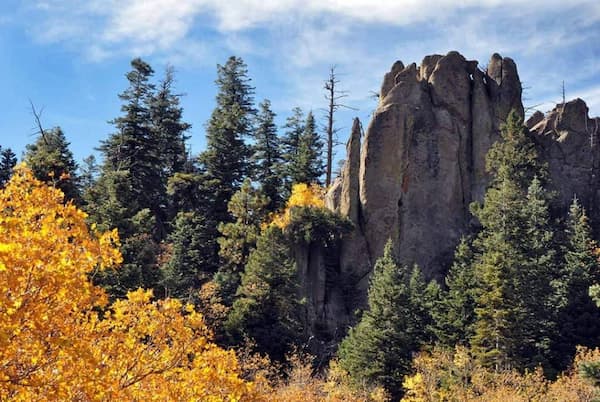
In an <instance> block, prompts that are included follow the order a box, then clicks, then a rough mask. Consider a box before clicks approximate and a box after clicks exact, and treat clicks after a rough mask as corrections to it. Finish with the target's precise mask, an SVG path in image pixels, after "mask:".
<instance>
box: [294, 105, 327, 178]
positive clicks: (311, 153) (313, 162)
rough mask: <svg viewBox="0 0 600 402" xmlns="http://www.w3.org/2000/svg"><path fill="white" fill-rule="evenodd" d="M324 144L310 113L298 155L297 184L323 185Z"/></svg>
mask: <svg viewBox="0 0 600 402" xmlns="http://www.w3.org/2000/svg"><path fill="white" fill-rule="evenodd" d="M322 153H323V142H322V141H321V139H320V138H319V134H317V129H316V124H315V118H314V116H313V114H312V112H308V115H307V116H306V123H305V124H304V131H303V132H302V136H301V137H300V141H299V144H298V155H297V164H298V166H297V172H296V174H297V176H296V177H295V178H294V182H296V183H317V184H321V180H320V178H321V177H322V176H323V170H324V168H325V166H324V165H323V161H322Z"/></svg>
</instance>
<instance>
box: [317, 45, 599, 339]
mask: <svg viewBox="0 0 600 402" xmlns="http://www.w3.org/2000/svg"><path fill="white" fill-rule="evenodd" d="M513 109H514V110H516V111H517V113H519V114H520V115H521V116H523V115H524V111H523V105H522V103H521V83H520V80H519V76H518V73H517V68H516V65H515V63H514V62H513V61H512V60H511V59H510V58H507V57H505V58H502V57H501V56H499V55H498V54H494V55H493V56H492V57H491V60H490V61H489V63H488V65H487V68H486V69H485V70H482V69H481V68H479V67H478V62H477V61H470V60H466V59H465V58H464V57H463V56H462V55H460V54H459V53H457V52H450V53H448V54H447V55H445V56H441V55H432V56H427V57H425V58H424V59H423V61H422V63H421V65H420V66H417V65H416V64H414V63H413V64H411V65H408V66H404V64H403V63H402V62H400V61H397V62H396V63H394V65H393V66H392V68H391V70H390V72H388V73H387V74H386V75H385V77H384V80H383V84H382V86H381V93H380V101H379V105H378V107H377V110H376V111H375V112H374V114H373V118H372V120H371V123H370V124H369V127H368V128H367V130H366V134H365V135H364V138H361V129H360V123H359V122H358V121H357V120H355V122H354V125H353V129H352V134H351V136H350V140H349V142H348V146H347V158H346V162H345V165H344V167H343V170H342V175H341V177H340V178H338V179H337V180H336V181H335V182H334V184H333V186H332V188H331V189H330V191H329V192H328V195H327V205H328V206H329V208H331V209H333V210H336V211H339V212H340V213H342V214H344V215H346V216H348V217H349V218H350V219H351V220H352V221H353V222H354V224H355V230H354V233H352V235H351V236H347V237H346V238H345V239H344V240H343V242H342V244H341V245H340V247H339V256H338V261H339V272H341V274H342V276H343V277H344V280H345V281H346V283H345V286H350V288H353V289H355V290H356V292H357V294H358V295H360V297H358V298H357V299H356V300H353V301H352V302H351V303H350V305H347V306H346V311H347V313H348V314H350V313H351V311H353V309H354V308H356V307H359V306H361V305H362V303H363V302H364V300H365V297H366V289H367V286H368V277H369V274H370V272H371V269H372V265H373V263H374V261H375V260H376V259H377V258H378V257H379V256H381V254H382V253H383V248H384V245H385V243H386V242H387V240H388V239H391V240H392V241H393V243H394V252H395V254H396V256H397V257H398V259H399V260H400V261H401V262H403V263H405V264H409V265H411V264H415V263H416V264H418V265H419V266H420V267H421V268H422V269H423V272H424V273H425V274H426V276H427V277H429V278H441V277H442V276H443V274H444V273H445V270H446V269H447V268H448V266H449V263H450V261H451V259H452V255H453V253H454V249H455V247H456V245H457V244H458V242H459V240H460V237H461V236H462V235H463V234H465V233H467V232H468V229H469V227H470V226H471V225H472V224H473V218H472V216H471V214H470V212H469V204H470V203H471V202H473V201H481V200H482V199H483V195H484V193H485V189H486V186H487V183H488V181H489V178H488V175H487V173H486V171H485V156H486V153H487V151H488V149H489V148H490V146H491V145H492V144H493V143H494V142H495V141H497V140H498V139H499V131H500V126H501V124H502V123H503V122H504V120H505V119H506V117H507V115H508V113H509V112H510V111H511V110H513ZM528 125H529V127H530V128H531V131H532V133H533V135H534V137H535V140H536V143H537V144H538V145H539V147H538V148H539V152H540V156H541V157H542V158H543V159H544V160H546V161H547V163H548V167H549V171H550V176H551V177H550V178H551V180H552V183H553V187H554V188H555V189H556V190H558V193H559V194H560V196H559V202H558V204H559V205H558V208H560V209H563V210H565V209H566V208H567V207H568V205H569V204H570V202H571V200H572V198H573V196H574V195H577V197H578V198H579V199H580V200H581V201H582V202H583V204H584V206H585V207H586V208H587V209H588V211H590V212H591V213H592V215H593V216H594V217H598V216H600V211H595V210H594V209H593V206H594V205H595V203H596V202H597V201H598V200H599V198H600V190H596V189H598V174H597V172H598V163H599V159H600V155H598V148H597V144H596V142H597V139H596V136H597V134H598V132H599V131H600V130H599V129H598V127H599V126H600V119H598V118H596V119H590V118H589V117H588V116H587V107H586V106H585V103H583V101H581V100H579V99H578V100H575V101H572V102H568V103H566V104H564V105H559V106H557V107H556V108H555V109H554V110H553V111H551V112H549V113H548V114H547V115H546V116H544V115H543V114H542V113H539V112H538V113H535V114H534V115H532V116H531V117H530V119H529V120H528ZM361 139H362V147H361V145H360V142H361ZM335 311H338V313H339V311H341V310H340V309H339V308H338V309H335ZM347 318H348V317H343V318H340V317H331V319H330V322H329V326H330V327H333V326H335V325H334V324H335V321H336V320H338V322H339V323H342V322H346V321H347Z"/></svg>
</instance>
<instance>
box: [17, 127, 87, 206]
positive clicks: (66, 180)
mask: <svg viewBox="0 0 600 402" xmlns="http://www.w3.org/2000/svg"><path fill="white" fill-rule="evenodd" d="M23 159H24V161H25V163H27V165H28V166H29V168H30V169H31V170H32V171H33V174H34V175H35V177H36V178H37V179H39V180H41V181H44V182H46V183H48V184H50V185H53V186H56V187H57V188H59V189H60V190H62V192H63V193H64V194H65V201H67V200H73V201H74V202H75V203H80V202H81V194H80V190H79V179H78V176H77V163H76V162H75V159H74V158H73V153H72V152H71V150H70V149H69V142H68V141H67V139H66V137H65V134H64V133H63V131H62V130H61V128H60V127H55V128H53V129H52V130H44V132H43V133H40V135H39V136H38V138H37V139H36V141H35V142H34V143H33V144H29V145H27V147H26V151H25V155H24V158H23Z"/></svg>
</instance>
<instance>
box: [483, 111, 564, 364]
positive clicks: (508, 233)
mask: <svg viewBox="0 0 600 402" xmlns="http://www.w3.org/2000/svg"><path fill="white" fill-rule="evenodd" d="M486 162H487V168H488V171H489V172H490V173H491V174H492V182H491V185H490V188H489V189H488V190H487V192H486V194H485V198H484V203H483V206H481V205H478V204H475V205H473V206H472V212H473V214H474V215H475V216H476V217H477V218H478V219H479V222H480V223H481V226H482V228H481V231H480V232H479V234H478V236H477V238H476V240H475V246H476V248H477V250H478V251H479V254H478V256H477V258H476V261H475V263H474V272H475V278H476V283H477V285H478V288H477V296H476V304H477V306H476V308H475V313H476V320H475V324H474V334H473V336H472V338H471V344H472V346H473V348H474V353H475V355H476V357H477V358H478V360H479V361H480V362H481V363H482V364H484V365H486V366H488V367H493V368H495V369H496V370H502V369H509V368H516V367H519V368H528V367H534V366H536V365H537V364H539V363H542V364H544V367H545V368H548V360H549V358H550V355H551V350H550V343H551V338H552V336H553V327H554V325H555V316H554V315H553V312H552V309H551V308H550V306H552V304H553V303H555V302H556V291H555V289H554V287H553V284H552V281H553V280H554V279H555V278H557V277H558V275H559V274H558V267H557V265H556V263H555V248H556V245H555V243H554V241H553V235H552V230H551V227H550V222H549V214H548V199H547V198H548V196H547V193H546V192H545V191H544V189H543V187H542V182H541V180H540V179H541V178H544V177H545V176H546V173H545V169H544V167H543V165H541V164H540V163H539V162H538V161H537V154H536V152H535V149H534V147H533V142H532V141H531V139H530V138H529V135H528V133H527V131H526V128H525V127H524V126H523V124H522V119H520V118H519V117H518V115H517V114H516V113H515V112H511V113H510V114H509V116H508V118H507V122H506V124H505V125H504V126H503V128H502V141H499V142H497V143H496V144H494V145H493V146H492V148H491V149H490V152H489V153H488V157H487V160H486Z"/></svg>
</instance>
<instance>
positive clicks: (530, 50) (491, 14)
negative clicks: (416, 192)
mask: <svg viewBox="0 0 600 402" xmlns="http://www.w3.org/2000/svg"><path fill="white" fill-rule="evenodd" d="M435 3H436V4H435V6H434V7H432V6H431V5H430V4H429V3H427V4H425V1H424V0H398V1H385V0H381V1H373V0H344V1H342V0H236V1H233V2H225V1H222V0H87V1H86V2H81V1H79V0H29V2H28V3H26V4H27V6H26V7H25V8H24V10H22V12H23V14H24V15H25V16H26V17H27V18H24V20H25V21H31V20H32V19H33V20H34V21H35V23H33V24H29V28H28V29H29V30H30V32H31V34H32V35H33V36H34V37H35V38H36V39H37V40H38V41H42V42H44V43H63V44H65V45H66V46H68V47H69V48H71V49H73V50H74V51H75V52H78V53H79V54H82V55H83V56H84V57H85V58H86V59H88V60H90V61H101V60H105V59H107V58H110V57H115V56H138V55H139V56H154V57H157V58H159V59H165V60H169V61H171V62H173V63H178V62H179V61H182V62H185V63H187V64H189V63H194V64H202V63H206V62H207V60H210V64H214V63H213V60H214V55H221V54H227V53H229V52H231V53H236V54H240V55H242V56H246V55H248V56H253V57H257V58H260V59H263V60H269V61H270V64H271V65H274V66H277V68H278V69H280V70H281V71H283V74H286V75H287V76H288V77H289V82H290V87H289V88H288V91H297V92H295V94H296V97H297V98H300V99H302V98H303V97H306V99H308V98H309V97H310V96H313V97H314V94H311V93H310V92H309V91H314V88H312V87H308V86H307V83H308V82H310V83H311V85H316V84H317V83H319V84H320V83H321V82H322V79H323V78H324V77H322V75H324V74H326V67H327V66H329V65H331V64H337V65H339V66H340V70H341V71H345V72H346V73H347V74H348V80H349V81H350V82H351V84H350V85H349V86H352V88H353V91H352V92H353V93H356V94H357V95H353V96H354V97H355V98H356V99H355V100H356V101H357V102H366V98H367V97H368V93H369V91H371V90H374V89H377V87H378V85H379V81H380V79H381V75H382V73H383V72H384V71H385V69H386V68H388V67H389V65H391V63H392V62H393V61H394V60H395V59H396V58H401V59H402V60H403V61H404V62H405V63H408V62H412V61H416V62H418V61H419V60H420V59H421V58H422V57H423V56H424V55H426V54H429V53H433V52H437V53H445V52H447V51H449V50H453V49H457V50H459V51H461V52H463V54H465V56H466V57H468V58H478V59H479V60H480V61H481V62H482V64H483V63H485V62H486V61H487V59H488V58H489V55H490V53H492V52H495V51H498V52H501V53H502V54H504V55H510V56H512V57H513V58H515V59H517V62H518V63H519V66H520V67H521V76H522V78H524V79H525V81H526V82H527V83H528V84H532V85H533V83H531V81H534V80H535V81H536V82H535V86H536V87H537V89H534V90H533V91H531V93H530V94H529V95H530V96H531V97H532V98H533V99H532V101H534V102H535V101H536V100H538V99H541V98H544V97H546V98H547V96H548V94H547V93H545V92H547V91H551V90H552V88H553V87H552V85H554V84H555V83H556V80H557V79H558V78H560V77H561V76H564V75H566V74H569V77H572V76H573V75H583V73H581V71H570V70H573V69H574V67H576V66H578V65H580V66H586V65H589V64H590V63H591V62H590V59H594V58H595V59H596V60H597V59H598V57H599V53H600V50H599V47H600V45H599V44H598V43H597V38H598V36H599V35H600V2H598V1H597V0H570V1H569V2H568V4H567V5H566V4H565V2H564V0H529V1H524V0H462V1H459V2H457V1H456V0H438V1H436V2H435ZM571 49H576V50H577V51H576V52H575V53H573V52H572V51H571ZM582 49H583V50H582ZM585 49H587V51H588V53H591V54H587V55H586V54H585ZM573 54H574V55H575V56H572V55H573ZM211 55H213V58H211V57H210V56H211ZM572 57H576V59H574V60H571V58H572ZM551 59H554V60H557V61H556V63H555V64H554V65H553V66H552V68H547V66H544V64H543V63H548V60H551ZM541 60H542V61H541ZM558 60H560V61H558ZM596 64H597V63H596ZM316 71H317V72H316ZM318 71H320V72H321V74H319V73H318ZM586 74H587V77H588V78H589V76H590V75H593V74H597V69H596V70H595V71H593V70H592V71H588V72H587V73H586ZM583 78H585V77H583ZM583 78H582V79H583ZM563 79H564V78H563ZM319 87H320V85H319ZM306 88H311V89H310V90H307V89H306ZM359 94H360V95H359ZM353 100H354V99H353Z"/></svg>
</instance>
